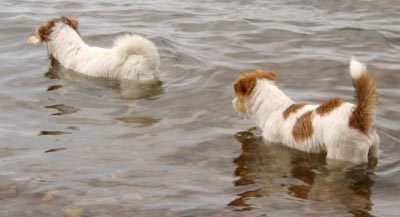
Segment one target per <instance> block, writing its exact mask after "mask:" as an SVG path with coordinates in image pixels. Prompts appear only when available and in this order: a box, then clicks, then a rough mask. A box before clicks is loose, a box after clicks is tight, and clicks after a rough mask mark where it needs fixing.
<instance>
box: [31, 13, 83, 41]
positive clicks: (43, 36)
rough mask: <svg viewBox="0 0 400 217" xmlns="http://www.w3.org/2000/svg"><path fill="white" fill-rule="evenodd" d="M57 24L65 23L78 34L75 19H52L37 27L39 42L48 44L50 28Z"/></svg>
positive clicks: (63, 17)
mask: <svg viewBox="0 0 400 217" xmlns="http://www.w3.org/2000/svg"><path fill="white" fill-rule="evenodd" d="M58 22H62V23H65V24H67V25H69V26H70V27H71V28H73V29H74V30H75V31H76V32H77V33H78V34H79V31H78V26H79V23H78V21H77V20H76V19H73V18H69V17H65V16H62V17H60V18H54V19H51V20H48V21H47V22H46V23H45V24H43V25H42V26H41V27H39V29H38V35H39V38H40V41H41V42H43V41H44V42H48V41H49V40H50V39H49V36H50V34H51V32H52V28H53V27H54V26H55V25H56V23H58Z"/></svg>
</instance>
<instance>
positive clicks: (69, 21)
mask: <svg viewBox="0 0 400 217" xmlns="http://www.w3.org/2000/svg"><path fill="white" fill-rule="evenodd" d="M61 20H62V21H63V22H64V23H65V24H67V25H69V26H71V27H72V28H73V29H75V31H78V27H79V22H78V20H76V19H74V18H69V17H65V16H62V17H61Z"/></svg>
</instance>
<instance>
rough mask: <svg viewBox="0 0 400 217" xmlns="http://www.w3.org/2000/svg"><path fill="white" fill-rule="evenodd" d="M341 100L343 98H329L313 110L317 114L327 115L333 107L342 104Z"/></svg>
mask: <svg viewBox="0 0 400 217" xmlns="http://www.w3.org/2000/svg"><path fill="white" fill-rule="evenodd" d="M343 102H344V100H343V99H340V98H334V99H330V100H327V101H325V102H324V103H322V104H321V105H320V106H318V108H317V109H316V110H315V111H316V112H317V114H319V115H321V116H324V115H327V114H328V113H329V112H331V111H333V110H334V109H335V108H337V107H339V106H340V105H342V103H343Z"/></svg>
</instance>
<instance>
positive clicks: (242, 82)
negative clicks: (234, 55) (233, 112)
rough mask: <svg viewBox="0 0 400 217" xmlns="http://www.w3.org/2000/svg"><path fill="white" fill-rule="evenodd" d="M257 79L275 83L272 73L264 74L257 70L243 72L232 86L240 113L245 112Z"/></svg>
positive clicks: (275, 77) (274, 76)
mask: <svg viewBox="0 0 400 217" xmlns="http://www.w3.org/2000/svg"><path fill="white" fill-rule="evenodd" d="M257 79H267V80H270V81H273V82H277V76H276V74H275V73H274V72H266V71H263V70H259V69H257V70H254V71H253V72H243V73H242V74H241V75H240V76H239V77H238V78H237V79H236V81H235V82H234V84H233V89H234V91H235V95H236V97H237V101H236V107H237V109H238V110H239V111H240V112H242V113H246V112H247V108H246V101H247V99H249V98H250V97H251V95H252V93H253V90H254V88H255V87H256V84H257Z"/></svg>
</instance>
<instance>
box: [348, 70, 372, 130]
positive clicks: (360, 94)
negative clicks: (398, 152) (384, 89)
mask: <svg viewBox="0 0 400 217" xmlns="http://www.w3.org/2000/svg"><path fill="white" fill-rule="evenodd" d="M353 85H354V87H355V88H356V96H355V98H356V101H357V106H356V108H355V109H354V110H353V113H352V114H351V116H350V123H349V125H350V127H352V128H355V129H359V130H360V131H361V132H362V133H364V134H365V135H368V133H369V130H370V128H371V126H372V122H373V115H372V110H373V109H374V108H375V106H376V102H377V94H376V88H375V85H374V83H373V81H372V79H371V77H370V75H369V74H367V73H365V74H362V75H361V76H360V77H359V78H357V79H355V80H353Z"/></svg>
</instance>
